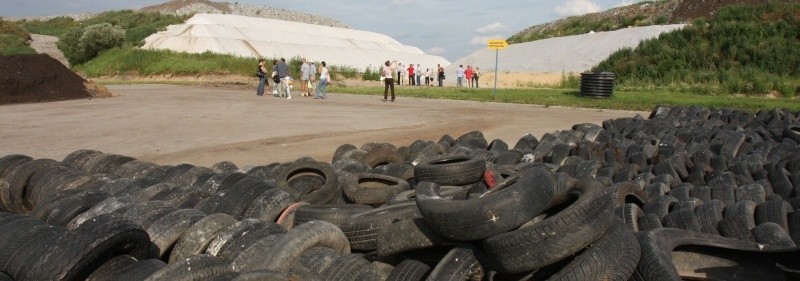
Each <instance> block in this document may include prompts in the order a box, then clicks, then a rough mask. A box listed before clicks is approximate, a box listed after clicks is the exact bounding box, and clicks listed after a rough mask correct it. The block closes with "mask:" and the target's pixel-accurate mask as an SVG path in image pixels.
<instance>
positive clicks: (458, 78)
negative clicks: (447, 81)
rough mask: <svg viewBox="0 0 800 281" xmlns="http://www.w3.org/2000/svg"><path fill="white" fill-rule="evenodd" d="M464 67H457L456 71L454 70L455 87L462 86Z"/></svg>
mask: <svg viewBox="0 0 800 281" xmlns="http://www.w3.org/2000/svg"><path fill="white" fill-rule="evenodd" d="M463 80H464V66H463V65H460V64H459V65H458V69H456V87H459V88H460V87H461V86H464V82H463Z"/></svg>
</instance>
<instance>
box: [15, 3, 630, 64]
mask: <svg viewBox="0 0 800 281" xmlns="http://www.w3.org/2000/svg"><path fill="white" fill-rule="evenodd" d="M166 1H167V0H105V1H97V0H0V17H22V16H45V15H62V14H71V13H82V12H102V11H108V10H120V9H138V8H141V7H144V6H149V5H153V4H159V3H163V2H166ZM638 1H640V0H492V1H486V0H460V1H453V0H446V1H445V0H382V1H363V0H322V1H320V0H316V1H311V0H289V1H264V0H261V1H258V0H238V1H231V0H226V1H220V2H238V3H245V4H250V5H256V6H271V7H275V8H284V9H290V10H296V11H303V12H308V13H313V14H318V15H323V16H326V17H330V18H333V19H336V20H339V21H342V22H344V23H346V24H348V25H350V26H351V27H353V28H355V29H360V30H367V31H373V32H379V33H383V34H386V35H389V36H391V37H392V38H394V39H396V40H398V41H400V42H401V43H403V44H406V45H412V46H416V47H418V48H420V49H422V50H423V51H425V52H427V53H429V54H435V55H440V56H443V57H445V58H446V59H448V60H450V61H455V60H457V59H459V58H461V57H464V56H466V55H468V54H470V53H472V52H474V51H476V50H478V49H481V48H485V47H486V41H487V40H488V39H505V38H508V37H509V36H511V35H513V34H514V33H516V32H518V31H520V30H522V29H524V28H526V27H529V26H531V25H536V24H540V23H545V22H549V21H553V20H557V19H560V18H564V17H568V16H572V15H580V14H585V13H591V12H598V11H602V10H606V9H609V8H612V7H616V6H620V5H625V4H631V3H633V2H638Z"/></svg>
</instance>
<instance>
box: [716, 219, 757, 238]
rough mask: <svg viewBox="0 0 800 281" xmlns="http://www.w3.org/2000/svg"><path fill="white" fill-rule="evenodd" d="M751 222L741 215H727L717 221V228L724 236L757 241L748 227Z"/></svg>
mask: <svg viewBox="0 0 800 281" xmlns="http://www.w3.org/2000/svg"><path fill="white" fill-rule="evenodd" d="M748 224H749V222H747V219H746V218H744V217H741V216H730V217H725V218H723V219H722V220H721V221H719V223H717V230H718V231H719V234H720V235H721V236H723V237H728V238H733V239H738V240H743V241H752V242H755V238H754V237H753V234H752V233H751V232H750V229H752V228H750V227H748Z"/></svg>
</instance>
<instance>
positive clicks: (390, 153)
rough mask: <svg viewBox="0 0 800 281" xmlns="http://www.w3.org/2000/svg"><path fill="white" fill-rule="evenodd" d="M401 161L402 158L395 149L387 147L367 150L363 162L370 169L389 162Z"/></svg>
mask: <svg viewBox="0 0 800 281" xmlns="http://www.w3.org/2000/svg"><path fill="white" fill-rule="evenodd" d="M401 162H403V158H402V157H400V155H398V154H397V150H392V149H389V148H376V149H372V150H368V151H367V155H364V164H367V166H368V167H369V168H370V169H373V168H375V167H378V166H382V165H386V164H390V163H401Z"/></svg>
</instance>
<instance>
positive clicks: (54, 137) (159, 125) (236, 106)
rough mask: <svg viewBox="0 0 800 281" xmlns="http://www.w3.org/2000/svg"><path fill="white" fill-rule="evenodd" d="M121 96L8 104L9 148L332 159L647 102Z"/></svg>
mask: <svg viewBox="0 0 800 281" xmlns="http://www.w3.org/2000/svg"><path fill="white" fill-rule="evenodd" d="M109 89H111V90H112V91H113V92H115V93H116V94H118V96H116V97H111V98H101V99H91V100H71V101H60V102H49V103H38V104H17V105H4V106H0V155H8V154H14V153H20V154H25V155H29V156H31V157H34V158H51V159H56V160H62V159H63V158H64V157H65V156H66V155H67V154H69V153H70V152H72V151H75V150H77V149H95V150H100V151H103V152H106V153H116V154H122V155H128V156H133V157H136V158H139V159H142V160H147V161H153V162H155V163H159V164H171V165H175V164H180V163H190V164H194V165H204V166H210V165H212V164H214V163H217V162H219V161H224V160H228V161H232V162H234V163H235V164H237V165H239V166H240V167H244V166H247V165H264V164H268V163H272V162H281V161H290V160H295V159H297V158H299V157H302V156H311V157H313V158H315V159H317V160H321V161H327V162H329V161H330V159H331V157H332V155H333V152H334V151H335V150H336V148H337V147H338V146H339V145H341V144H345V143H351V144H354V145H356V146H361V145H363V144H365V143H369V142H388V143H392V144H394V145H396V146H404V145H409V144H411V143H412V142H413V141H415V140H417V139H424V140H433V141H436V140H438V139H439V138H440V137H441V136H442V135H444V134H449V135H451V136H454V137H458V136H459V135H461V134H463V133H466V132H469V131H473V130H479V131H482V132H483V133H484V135H485V136H486V138H487V140H492V139H501V140H504V141H506V142H507V143H509V145H510V146H513V145H514V143H516V141H517V140H518V139H519V138H520V137H522V136H523V135H524V134H526V133H533V134H534V135H535V136H536V137H537V138H538V137H541V135H542V134H544V133H546V132H553V131H556V130H561V129H569V128H571V126H572V125H573V124H576V123H586V122H592V123H600V122H602V121H603V120H605V119H611V118H618V117H631V116H635V115H636V114H642V115H643V116H646V114H647V113H646V112H630V111H611V110H590V109H573V108H556V107H550V108H544V107H541V106H532V105H516V104H500V103H480V102H470V101H450V100H430V99H414V98H406V97H403V93H402V88H400V91H399V93H398V99H397V102H394V103H392V102H383V101H382V100H381V98H382V97H378V96H359V95H346V94H337V93H331V94H329V98H328V99H326V100H314V99H311V98H308V97H300V96H299V95H295V96H294V98H293V99H291V100H287V99H283V98H276V97H272V96H265V97H259V96H256V95H255V93H254V92H255V90H254V89H251V90H235V89H227V88H215V87H187V86H170V85H118V86H109Z"/></svg>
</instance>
